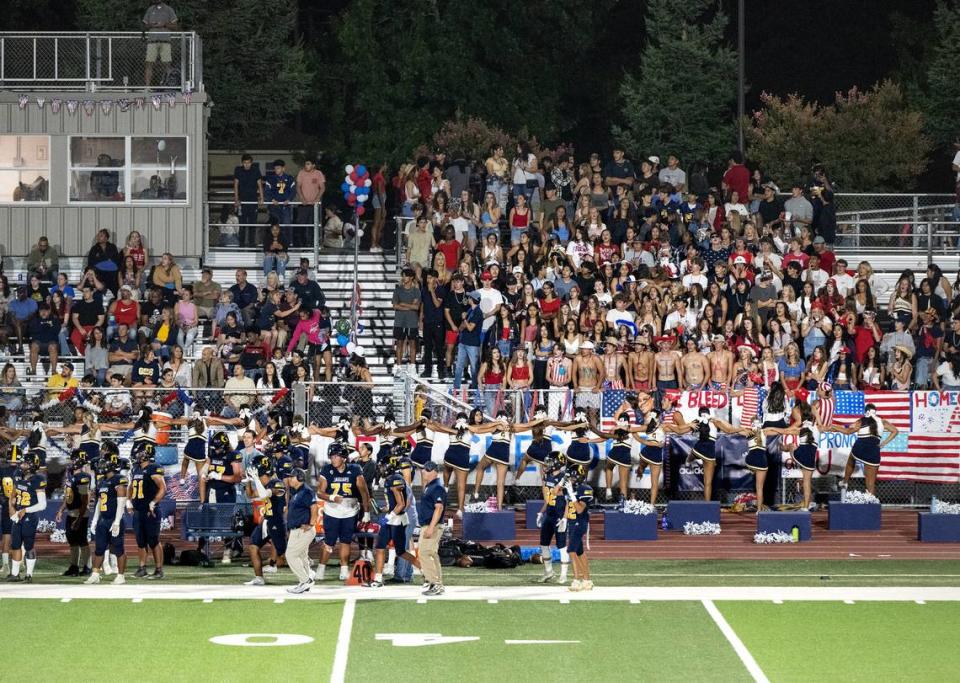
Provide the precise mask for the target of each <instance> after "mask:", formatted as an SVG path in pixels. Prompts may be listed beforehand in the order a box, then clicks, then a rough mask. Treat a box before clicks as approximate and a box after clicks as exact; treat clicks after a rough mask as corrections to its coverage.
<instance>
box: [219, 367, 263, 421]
mask: <svg viewBox="0 0 960 683" xmlns="http://www.w3.org/2000/svg"><path fill="white" fill-rule="evenodd" d="M255 397H256V384H255V383H254V381H253V380H252V379H251V378H250V377H248V376H246V374H245V373H244V370H243V366H242V365H240V364H239V363H237V364H236V365H234V366H233V374H232V375H231V377H230V379H228V380H227V381H226V383H225V384H224V393H223V410H222V411H221V415H223V416H224V417H237V415H239V414H240V411H241V410H243V409H250V408H251V407H252V406H253V404H254V401H255Z"/></svg>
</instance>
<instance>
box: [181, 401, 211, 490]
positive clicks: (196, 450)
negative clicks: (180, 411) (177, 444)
mask: <svg viewBox="0 0 960 683" xmlns="http://www.w3.org/2000/svg"><path fill="white" fill-rule="evenodd" d="M187 430H188V436H187V443H186V444H185V445H184V447H183V458H182V459H181V460H180V486H183V485H184V484H186V483H187V470H188V469H189V467H190V463H193V466H194V468H195V469H196V472H197V478H198V479H199V478H201V472H200V468H201V467H203V463H204V462H205V461H206V459H207V438H208V437H207V421H206V420H205V419H204V418H203V417H202V416H201V415H195V416H193V417H192V418H190V419H189V420H188V421H187Z"/></svg>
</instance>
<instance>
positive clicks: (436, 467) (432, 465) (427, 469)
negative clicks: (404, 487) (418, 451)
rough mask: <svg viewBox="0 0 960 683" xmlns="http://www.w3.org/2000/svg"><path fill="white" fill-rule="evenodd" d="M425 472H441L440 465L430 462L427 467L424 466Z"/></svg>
mask: <svg viewBox="0 0 960 683" xmlns="http://www.w3.org/2000/svg"><path fill="white" fill-rule="evenodd" d="M423 471H424V472H439V471H440V465H438V464H437V463H435V462H434V461H433V460H431V461H429V462H428V463H427V464H426V465H424V466H423Z"/></svg>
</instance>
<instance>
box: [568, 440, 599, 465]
mask: <svg viewBox="0 0 960 683" xmlns="http://www.w3.org/2000/svg"><path fill="white" fill-rule="evenodd" d="M567 460H568V461H570V462H572V463H574V464H577V465H583V466H584V467H590V464H591V463H592V462H593V454H592V453H591V452H590V444H588V443H586V442H585V441H580V440H579V437H577V438H575V439H574V440H573V441H571V442H570V446H568V447H567Z"/></svg>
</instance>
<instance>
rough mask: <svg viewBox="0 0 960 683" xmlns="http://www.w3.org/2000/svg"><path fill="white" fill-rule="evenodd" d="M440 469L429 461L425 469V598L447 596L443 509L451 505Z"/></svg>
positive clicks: (422, 537) (422, 538)
mask: <svg viewBox="0 0 960 683" xmlns="http://www.w3.org/2000/svg"><path fill="white" fill-rule="evenodd" d="M439 470H440V466H439V465H438V464H437V463H435V462H432V461H431V462H428V463H427V464H426V465H424V466H423V471H422V472H421V476H422V477H423V484H424V489H423V495H422V496H420V507H419V510H418V513H419V514H420V520H421V525H420V569H421V571H423V578H424V579H425V580H426V582H427V587H426V589H424V591H423V594H424V595H441V594H442V593H443V576H442V575H441V569H440V553H439V548H440V538H441V536H443V510H444V508H445V507H446V506H447V490H446V489H445V488H443V484H441V483H440V476H439V474H440V473H439Z"/></svg>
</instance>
